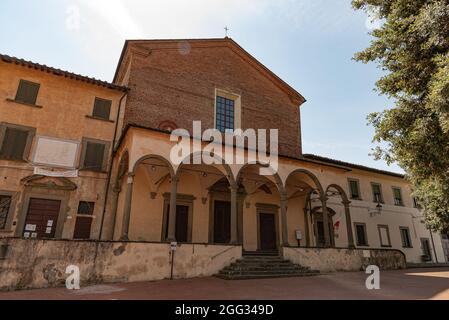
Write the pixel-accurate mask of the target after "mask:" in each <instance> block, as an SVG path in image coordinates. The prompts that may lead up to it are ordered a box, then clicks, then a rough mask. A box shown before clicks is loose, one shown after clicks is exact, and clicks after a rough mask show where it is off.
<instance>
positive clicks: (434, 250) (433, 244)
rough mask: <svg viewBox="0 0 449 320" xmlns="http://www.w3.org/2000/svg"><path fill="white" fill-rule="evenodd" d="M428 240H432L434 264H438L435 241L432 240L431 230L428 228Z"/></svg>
mask: <svg viewBox="0 0 449 320" xmlns="http://www.w3.org/2000/svg"><path fill="white" fill-rule="evenodd" d="M429 232H430V239H431V240H432V247H433V254H434V255H435V263H438V256H437V250H436V249H435V241H434V240H433V233H432V228H429Z"/></svg>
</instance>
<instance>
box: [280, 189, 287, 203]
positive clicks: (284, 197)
mask: <svg viewBox="0 0 449 320" xmlns="http://www.w3.org/2000/svg"><path fill="white" fill-rule="evenodd" d="M280 196H281V201H287V200H288V199H287V192H285V191H284V192H281V193H280Z"/></svg>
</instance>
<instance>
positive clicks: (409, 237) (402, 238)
mask: <svg viewBox="0 0 449 320" xmlns="http://www.w3.org/2000/svg"><path fill="white" fill-rule="evenodd" d="M402 231H407V235H408V241H409V242H410V245H409V246H407V245H406V243H405V241H404V236H403V232H402ZM399 233H400V234H401V241H402V247H403V248H407V249H409V248H413V242H412V237H411V235H410V228H409V227H404V226H400V227H399Z"/></svg>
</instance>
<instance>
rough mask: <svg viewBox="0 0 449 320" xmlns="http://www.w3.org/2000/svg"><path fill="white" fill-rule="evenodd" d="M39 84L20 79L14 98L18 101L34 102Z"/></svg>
mask: <svg viewBox="0 0 449 320" xmlns="http://www.w3.org/2000/svg"><path fill="white" fill-rule="evenodd" d="M39 88H40V84H39V83H34V82H31V81H26V80H20V83H19V88H18V89H17V93H16V98H15V100H16V101H18V102H23V103H28V104H36V100H37V94H38V93H39Z"/></svg>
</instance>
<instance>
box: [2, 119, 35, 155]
mask: <svg viewBox="0 0 449 320" xmlns="http://www.w3.org/2000/svg"><path fill="white" fill-rule="evenodd" d="M7 128H11V129H16V130H21V131H26V132H28V137H27V140H26V143H25V147H24V149H23V154H22V159H8V158H5V157H3V156H2V154H1V150H2V148H3V144H4V142H5V141H4V140H5V135H6V129H7ZM35 135H36V128H33V127H27V126H22V125H19V124H14V123H8V122H0V159H2V160H7V161H27V160H28V159H29V157H30V154H31V146H32V144H33V139H34V136H35Z"/></svg>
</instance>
